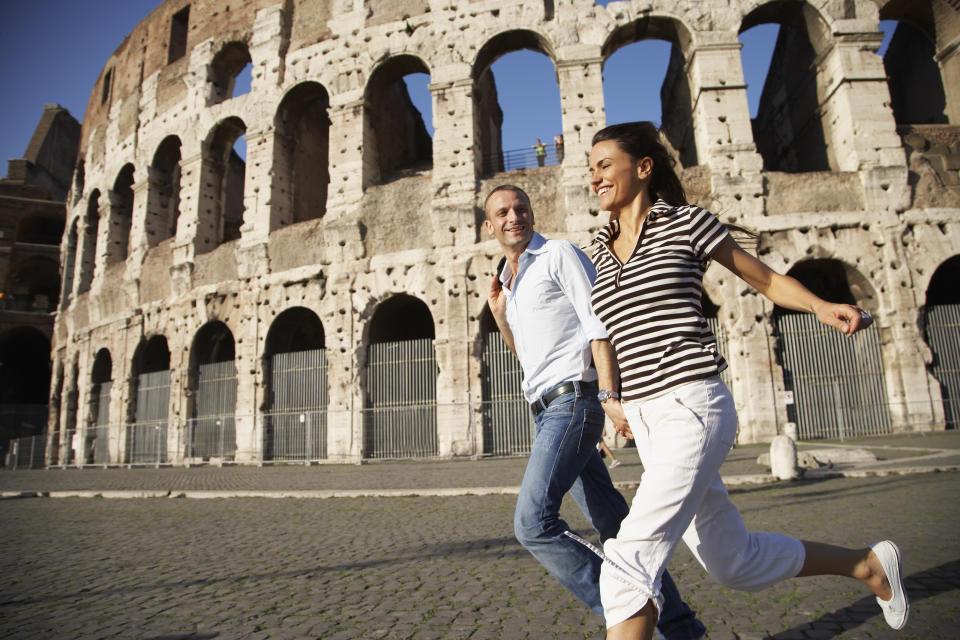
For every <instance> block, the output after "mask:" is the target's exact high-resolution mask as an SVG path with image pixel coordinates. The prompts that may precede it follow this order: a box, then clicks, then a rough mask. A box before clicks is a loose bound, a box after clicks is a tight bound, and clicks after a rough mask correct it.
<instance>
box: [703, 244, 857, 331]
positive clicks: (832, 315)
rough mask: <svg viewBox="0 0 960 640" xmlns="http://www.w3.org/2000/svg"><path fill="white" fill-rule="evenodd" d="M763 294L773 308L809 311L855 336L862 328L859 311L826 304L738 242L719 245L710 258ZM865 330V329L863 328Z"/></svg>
mask: <svg viewBox="0 0 960 640" xmlns="http://www.w3.org/2000/svg"><path fill="white" fill-rule="evenodd" d="M710 257H711V258H713V259H714V260H716V261H717V262H719V263H720V264H722V265H723V266H725V267H726V268H727V269H729V270H730V271H732V272H733V273H735V274H736V275H737V276H739V277H740V278H741V279H742V280H743V281H744V282H746V283H747V284H749V285H750V286H751V287H753V288H754V289H756V290H757V291H759V292H760V293H762V294H763V295H764V296H766V297H767V298H769V299H770V301H771V302H773V303H774V304H778V305H780V306H781V307H786V308H787V309H793V310H795V311H809V312H810V313H813V314H816V316H817V319H818V320H820V322H822V323H823V324H825V325H828V326H831V327H833V328H835V329H836V330H837V331H839V332H840V333H843V334H845V335H848V336H852V335H853V334H854V333H856V332H857V330H858V329H860V328H862V327H861V324H863V319H862V317H861V315H860V313H861V312H860V309H858V308H857V307H855V306H853V305H849V304H837V303H833V302H827V301H826V300H823V299H822V298H820V297H818V296H816V295H814V294H813V293H812V292H811V291H810V290H809V289H807V288H806V287H805V286H803V285H802V284H800V281H799V280H797V279H796V278H791V277H790V276H787V275H783V274H780V273H777V272H776V271H774V270H773V269H771V268H770V267H768V266H767V265H765V264H763V263H762V262H760V261H759V260H757V259H756V258H754V257H753V256H752V255H750V254H749V253H747V252H746V251H744V250H743V249H741V248H740V245H738V244H737V241H736V240H734V239H733V238H732V237H729V236H728V237H727V238H725V239H724V240H723V241H721V242H720V244H719V245H717V248H716V249H714V251H713V253H712V254H711V256H710ZM864 326H865V325H864Z"/></svg>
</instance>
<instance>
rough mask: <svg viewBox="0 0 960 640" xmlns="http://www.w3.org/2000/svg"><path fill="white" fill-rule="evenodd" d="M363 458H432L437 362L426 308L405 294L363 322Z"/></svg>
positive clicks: (435, 444) (435, 430)
mask: <svg viewBox="0 0 960 640" xmlns="http://www.w3.org/2000/svg"><path fill="white" fill-rule="evenodd" d="M365 333H366V335H367V340H366V344H367V349H366V352H367V358H366V367H365V378H366V380H365V382H366V384H365V387H366V392H367V393H366V395H367V398H366V403H365V404H366V407H367V411H366V420H365V429H364V431H365V432H364V451H363V453H364V456H365V457H369V458H390V457H397V456H400V457H426V456H434V455H436V453H437V405H436V403H437V374H438V369H437V359H436V352H435V349H434V342H433V338H434V335H435V333H434V323H433V315H432V314H431V313H430V309H429V307H428V306H427V305H426V304H425V303H424V302H423V301H421V300H419V299H418V298H415V297H413V296H411V295H407V294H398V295H394V296H392V297H390V298H387V299H386V300H384V301H382V302H381V303H380V304H379V305H377V308H376V310H375V311H374V313H373V316H372V317H371V319H370V322H369V323H368V325H367V327H366V329H365Z"/></svg>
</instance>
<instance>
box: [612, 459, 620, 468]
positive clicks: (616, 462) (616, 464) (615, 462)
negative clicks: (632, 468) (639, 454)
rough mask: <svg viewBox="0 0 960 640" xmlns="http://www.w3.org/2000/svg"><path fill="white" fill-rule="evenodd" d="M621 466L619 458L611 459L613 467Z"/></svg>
mask: <svg viewBox="0 0 960 640" xmlns="http://www.w3.org/2000/svg"><path fill="white" fill-rule="evenodd" d="M619 466H620V461H619V460H611V461H610V468H611V469H613V468H615V467H619Z"/></svg>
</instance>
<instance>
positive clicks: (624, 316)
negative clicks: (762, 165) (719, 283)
mask: <svg viewBox="0 0 960 640" xmlns="http://www.w3.org/2000/svg"><path fill="white" fill-rule="evenodd" d="M619 232H620V225H619V222H618V221H616V220H614V221H611V222H610V223H609V224H608V225H606V226H605V227H604V228H602V229H601V230H600V231H599V232H598V233H597V236H596V237H595V238H594V240H593V244H594V252H593V262H594V264H595V265H596V267H597V280H596V282H595V283H594V285H593V293H592V295H591V302H592V304H593V310H594V312H595V313H596V314H597V317H598V318H600V320H602V321H603V324H604V325H606V327H607V332H608V333H609V334H610V340H611V342H612V343H613V346H614V347H615V348H616V351H617V361H618V363H619V365H620V377H621V393H622V397H623V400H625V401H629V400H638V399H641V398H645V397H650V396H654V395H658V394H660V393H663V392H664V391H666V390H668V389H670V388H671V387H673V386H676V385H678V384H682V383H684V382H690V381H693V380H702V379H705V378H709V377H711V376H714V375H716V374H718V373H719V372H720V371H722V370H723V369H725V368H726V367H727V363H726V361H725V360H724V359H723V357H722V356H721V355H720V353H719V352H718V351H717V341H716V338H715V337H714V335H713V332H712V331H711V330H710V327H709V325H708V324H707V320H706V318H705V317H704V315H703V308H702V306H701V303H700V298H701V295H702V291H703V273H704V271H705V270H706V266H707V260H708V259H709V257H710V254H711V253H712V252H713V250H714V249H716V248H717V246H718V245H719V244H720V242H721V241H722V240H723V239H724V238H726V237H727V236H729V234H730V232H729V231H728V230H727V228H726V227H725V226H724V225H723V223H722V222H720V221H719V220H718V219H717V218H716V216H714V215H713V214H712V213H710V212H709V211H707V210H705V209H701V208H700V207H695V206H692V205H686V206H682V207H674V206H671V205H669V204H667V203H666V202H664V201H663V200H658V201H657V202H656V203H655V204H654V205H653V207H652V208H651V209H650V211H649V213H648V214H647V216H646V218H645V219H644V221H643V224H642V226H641V229H640V237H639V239H638V240H637V246H636V247H635V248H634V250H633V253H632V254H631V255H630V257H629V259H628V260H627V261H626V263H622V262H621V261H620V259H619V258H617V256H616V255H614V253H613V251H612V250H611V249H610V242H611V240H612V239H613V238H616V237H617V234H618V233H619Z"/></svg>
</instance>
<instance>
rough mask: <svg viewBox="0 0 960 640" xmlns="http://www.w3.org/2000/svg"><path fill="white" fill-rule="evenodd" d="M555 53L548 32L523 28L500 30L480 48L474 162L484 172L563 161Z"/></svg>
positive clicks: (476, 67)
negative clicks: (475, 155)
mask: <svg viewBox="0 0 960 640" xmlns="http://www.w3.org/2000/svg"><path fill="white" fill-rule="evenodd" d="M555 59H556V56H555V55H554V51H553V46H552V45H551V44H550V43H549V42H548V41H547V39H546V38H544V37H543V36H542V35H540V34H539V33H536V32H534V31H527V30H520V29H518V30H515V31H507V32H504V33H501V34H498V35H497V36H494V37H493V38H491V39H490V40H489V41H488V42H487V43H486V44H484V45H483V47H482V48H481V49H480V51H479V53H478V54H477V59H476V60H475V61H474V63H473V73H472V76H473V109H474V132H475V136H476V142H477V145H476V148H477V150H478V151H477V152H478V153H479V158H477V159H476V162H477V166H478V167H480V169H481V173H482V174H483V175H485V176H489V175H492V174H494V173H497V172H501V171H513V170H515V169H524V168H530V167H541V166H549V165H554V164H558V163H559V162H561V161H562V158H563V142H562V140H563V139H562V134H563V121H562V115H561V106H560V89H559V81H558V79H557V72H556V68H555V66H554V62H553V61H554V60H555ZM519 78H522V82H517V81H514V79H519ZM558 136H560V137H559V138H558Z"/></svg>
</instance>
